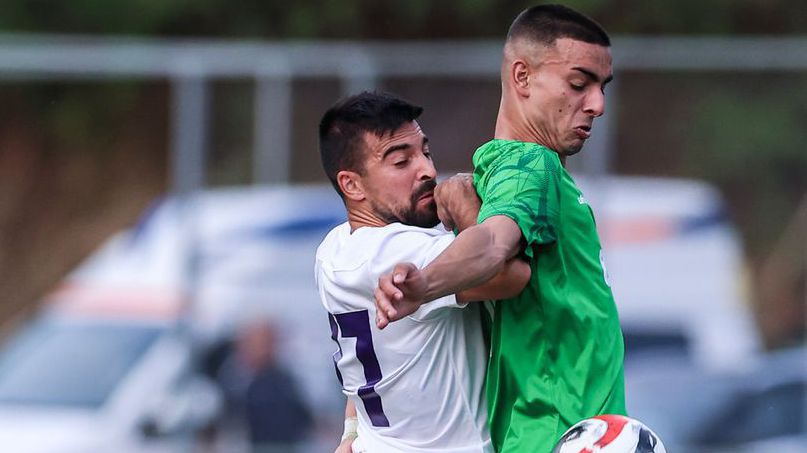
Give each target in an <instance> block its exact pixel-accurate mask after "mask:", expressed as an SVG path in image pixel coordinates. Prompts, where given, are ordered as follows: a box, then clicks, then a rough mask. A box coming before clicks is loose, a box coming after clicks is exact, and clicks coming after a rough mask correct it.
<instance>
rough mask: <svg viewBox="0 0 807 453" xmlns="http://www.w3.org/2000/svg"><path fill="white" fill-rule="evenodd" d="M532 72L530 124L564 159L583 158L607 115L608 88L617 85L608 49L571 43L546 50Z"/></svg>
mask: <svg viewBox="0 0 807 453" xmlns="http://www.w3.org/2000/svg"><path fill="white" fill-rule="evenodd" d="M541 52H543V55H542V58H541V59H540V60H541V63H540V64H539V65H538V66H537V68H536V67H533V68H532V70H531V73H530V97H529V101H528V106H527V109H526V111H527V116H528V118H527V119H528V121H529V123H530V125H531V127H533V128H534V129H535V130H536V133H537V135H538V136H539V137H542V138H543V139H544V140H545V141H547V142H548V143H544V145H546V146H548V147H549V148H551V149H553V150H555V151H556V152H558V153H559V154H561V155H563V156H568V155H572V154H575V153H577V152H578V151H580V149H581V148H582V147H583V144H584V143H585V141H586V139H588V137H589V136H590V134H591V126H592V124H593V123H594V118H596V117H598V116H601V115H602V114H603V113H604V112H605V85H606V84H607V83H608V82H609V81H610V80H611V78H612V73H611V52H610V49H609V48H608V47H604V46H600V45H597V44H589V43H586V42H583V41H577V40H574V39H569V38H561V39H558V40H557V41H555V45H554V46H552V47H549V48H543V49H542V50H541Z"/></svg>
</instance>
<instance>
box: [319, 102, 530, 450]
mask: <svg viewBox="0 0 807 453" xmlns="http://www.w3.org/2000/svg"><path fill="white" fill-rule="evenodd" d="M421 112H422V109H421V108H420V107H417V106H413V105H411V104H409V103H407V102H405V101H402V100H400V99H397V98H395V97H392V96H389V95H385V94H379V93H361V94H359V95H356V96H352V97H349V98H347V99H345V100H343V101H341V102H339V103H337V104H336V105H334V106H333V107H332V108H331V109H329V110H328V111H327V112H326V113H325V115H324V116H323V118H322V121H321V123H320V130H319V135H320V153H321V157H322V163H323V167H324V169H325V173H326V174H327V175H328V177H329V179H330V180H331V182H332V183H333V186H334V188H335V189H336V191H337V192H338V193H339V194H340V196H341V197H342V199H343V201H344V203H345V208H346V210H347V214H348V221H347V222H346V223H344V224H342V225H339V226H337V227H336V228H334V229H333V230H332V231H331V232H330V233H329V234H328V235H327V237H326V238H325V239H324V240H323V242H322V244H321V245H320V247H319V249H318V250H317V258H316V265H315V274H316V282H317V288H318V291H319V294H320V298H321V300H322V304H323V305H324V306H325V308H326V310H327V311H328V318H329V321H330V327H331V335H332V338H333V339H334V340H335V341H336V343H337V344H338V350H337V352H336V353H335V354H334V360H335V364H336V374H337V376H338V378H339V380H340V381H341V383H342V388H343V392H344V393H345V395H346V396H347V397H348V407H347V410H346V413H347V415H351V413H353V412H354V411H355V413H356V416H357V419H358V423H357V424H358V427H357V434H358V438H356V439H355V441H354V442H353V444H352V451H354V452H369V453H398V452H400V453H403V452H406V453H419V452H420V453H426V452H451V453H487V452H492V451H493V448H492V446H491V443H490V436H489V434H488V429H487V425H486V403H485V400H484V398H483V385H484V379H485V368H486V361H487V355H488V354H487V350H486V347H485V345H484V340H483V335H482V327H481V322H480V318H479V311H478V310H479V306H478V305H476V304H472V305H471V306H468V307H467V308H463V307H465V306H466V304H467V302H469V301H472V300H481V299H490V298H501V297H503V296H506V295H515V294H517V293H518V292H520V291H521V289H522V288H523V287H524V285H525V284H526V282H527V280H528V279H529V275H530V270H529V267H528V266H527V265H526V263H524V262H523V261H520V260H518V259H513V260H510V261H509V262H508V264H506V265H505V266H504V268H503V269H500V272H499V273H498V274H497V275H495V276H493V275H491V276H489V277H493V278H492V279H490V280H489V281H488V282H487V283H485V282H480V283H484V284H483V285H482V286H479V287H477V288H474V289H471V290H469V291H467V292H463V293H458V294H456V295H449V296H446V297H443V298H441V299H438V300H435V301H433V302H430V303H428V304H424V305H423V306H422V307H421V308H419V309H418V310H417V311H416V312H415V313H413V314H412V315H410V316H408V317H407V318H405V319H402V320H401V321H399V322H396V323H394V324H392V325H390V326H388V327H387V328H386V329H384V330H379V329H378V328H377V327H376V322H375V321H376V314H375V313H376V309H375V303H374V290H375V288H376V286H377V284H378V278H379V276H381V275H382V274H384V273H387V272H389V271H391V269H392V268H393V266H394V265H395V263H398V262H401V261H407V262H412V263H415V264H416V265H418V266H424V265H426V264H428V263H429V262H430V261H431V260H432V259H434V258H435V257H436V256H437V255H439V254H440V252H442V251H443V250H444V249H445V248H446V247H447V246H448V245H449V244H450V243H451V242H452V240H453V239H454V235H453V234H452V233H450V232H447V231H446V230H445V229H444V228H436V226H437V225H438V224H439V220H438V215H437V203H440V201H441V200H440V198H441V197H442V196H443V195H442V194H443V193H450V196H449V195H445V197H446V199H447V200H450V203H448V204H450V205H451V206H452V207H451V208H448V210H446V209H442V207H441V214H442V215H443V217H445V218H447V219H450V220H451V222H452V223H454V222H459V221H463V222H471V223H475V221H476V214H477V212H478V209H479V201H478V200H477V199H476V195H475V192H474V191H473V188H472V187H471V186H470V184H468V185H467V186H466V190H465V193H464V194H462V193H460V192H461V190H454V189H457V188H459V189H462V184H453V186H452V185H449V187H450V188H448V189H445V190H438V191H437V193H436V195H435V187H436V180H435V177H436V170H435V168H434V164H433V163H432V159H431V154H430V151H429V145H428V139H427V138H426V136H425V134H424V133H423V131H422V130H421V129H420V126H419V125H418V123H417V121H416V118H418V117H419V115H420V113H421ZM454 182H456V181H454ZM463 196H464V197H465V199H467V200H468V202H467V203H458V202H457V200H458V199H459V200H461V199H463ZM436 198H437V199H436ZM461 219H464V220H461ZM460 271H461V270H460ZM346 425H348V424H347V423H346ZM346 434H348V435H347V436H346V437H343V443H342V444H341V445H340V450H337V451H350V448H351V446H350V441H351V440H352V439H351V436H350V435H349V434H350V433H346Z"/></svg>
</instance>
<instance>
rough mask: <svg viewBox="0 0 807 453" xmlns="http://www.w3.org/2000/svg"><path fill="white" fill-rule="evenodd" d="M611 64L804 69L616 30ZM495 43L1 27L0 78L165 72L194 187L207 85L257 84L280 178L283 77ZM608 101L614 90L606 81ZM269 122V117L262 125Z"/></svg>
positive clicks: (598, 166)
mask: <svg viewBox="0 0 807 453" xmlns="http://www.w3.org/2000/svg"><path fill="white" fill-rule="evenodd" d="M612 47H613V55H614V70H615V72H617V77H616V78H615V83H618V80H619V78H618V72H619V71H626V70H641V71H669V70H675V71H740V72H759V71H780V72H781V71H805V70H807V37H794V38H773V37H770V38H683V37H617V38H616V39H614V42H613V46H612ZM500 52H501V42H499V41H462V42H397V43H378V42H294V41H289V42H275V43H268V42H236V41H211V40H181V41H178V40H171V41H168V40H157V39H134V38H131V39H129V38H110V37H87V36H60V35H44V36H43V35H0V80H28V81H30V80H75V79H81V80H106V79H168V80H170V81H171V85H172V109H171V111H172V125H171V131H172V132H171V152H172V170H171V171H172V178H173V186H174V188H175V190H177V191H187V190H192V189H194V188H197V187H200V186H202V185H203V181H204V173H205V154H206V153H205V150H206V147H207V135H206V131H207V130H208V128H207V126H208V118H209V99H210V94H209V91H210V84H209V83H208V82H210V81H211V80H215V79H222V78H245V77H246V78H252V79H253V80H254V82H255V93H254V100H255V103H254V105H255V115H254V125H253V134H254V149H253V153H254V163H255V164H254V170H253V172H254V175H253V176H254V179H255V181H257V182H287V181H288V180H289V162H290V155H291V149H290V148H291V128H292V124H291V105H292V97H291V82H292V80H293V79H294V78H295V77H298V76H305V77H317V76H321V77H336V78H338V79H339V80H340V82H341V90H342V92H343V94H347V93H354V92H357V91H359V90H362V89H373V88H376V87H377V86H378V85H379V81H380V79H382V78H384V77H392V76H395V77H413V78H416V77H434V76H441V77H442V76H451V77H459V78H463V77H480V76H481V77H490V78H491V79H496V78H497V77H498V74H499V62H500ZM609 96H610V101H609V102H611V103H612V104H613V103H614V102H616V101H617V99H618V87H617V86H613V87H612V88H610V89H609ZM615 116H616V115H610V116H609V115H607V114H606V115H605V117H604V119H603V120H601V121H599V124H598V125H597V126H596V129H598V131H596V133H595V134H593V135H592V139H591V140H590V142H589V143H588V145H587V148H589V149H590V150H591V149H592V148H595V149H593V150H592V151H594V152H587V153H584V154H583V155H582V157H581V158H580V159H578V165H579V168H577V170H578V171H581V172H584V173H590V174H602V173H605V172H606V171H607V170H608V168H609V159H610V155H611V153H610V150H611V149H612V141H613V135H614V133H615V132H614V131H615V130H616V125H615ZM267 125H271V126H270V127H267Z"/></svg>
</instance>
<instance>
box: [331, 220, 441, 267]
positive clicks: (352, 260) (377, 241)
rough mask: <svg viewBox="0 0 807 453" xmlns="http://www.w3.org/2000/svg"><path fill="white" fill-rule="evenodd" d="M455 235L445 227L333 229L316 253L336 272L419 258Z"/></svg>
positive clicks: (401, 226) (347, 227) (390, 226)
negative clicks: (426, 246) (427, 248)
mask: <svg viewBox="0 0 807 453" xmlns="http://www.w3.org/2000/svg"><path fill="white" fill-rule="evenodd" d="M447 235H451V237H452V238H453V234H452V233H450V232H448V231H446V229H445V228H443V227H442V225H439V226H437V227H434V228H421V227H416V226H411V225H404V224H401V223H391V224H389V225H385V226H383V227H362V228H358V229H356V230H355V231H353V232H352V233H351V232H350V227H349V225H347V226H346V228H345V227H343V225H340V226H339V227H337V228H334V230H332V231H331V232H330V233H329V234H328V236H326V237H325V239H324V240H323V241H322V244H320V247H319V249H318V250H317V259H318V260H319V261H327V262H329V263H330V264H331V265H332V266H334V267H336V268H345V267H350V268H355V267H356V266H358V265H361V264H363V263H366V262H368V261H382V262H383V261H387V260H388V259H393V260H394V259H401V258H403V255H410V256H411V255H417V253H418V251H419V250H421V248H420V247H422V246H423V245H424V244H428V243H432V242H434V241H435V240H440V239H443V238H446V236H447Z"/></svg>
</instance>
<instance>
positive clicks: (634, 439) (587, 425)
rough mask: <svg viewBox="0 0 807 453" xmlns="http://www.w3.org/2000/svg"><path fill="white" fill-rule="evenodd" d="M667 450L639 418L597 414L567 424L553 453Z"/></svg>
mask: <svg viewBox="0 0 807 453" xmlns="http://www.w3.org/2000/svg"><path fill="white" fill-rule="evenodd" d="M598 452H599V453H667V450H666V449H665V448H664V444H662V443H661V439H659V437H658V436H657V435H656V433H654V432H653V431H652V430H651V429H650V428H648V427H647V426H645V425H644V423H642V422H640V421H639V420H636V419H633V418H630V417H625V416H623V415H599V416H597V417H592V418H587V419H585V420H583V421H580V422H578V423H577V424H575V425H574V426H572V427H571V428H569V429H568V430H567V431H566V432H565V433H564V434H563V436H562V437H561V438H560V440H559V441H558V443H557V444H555V449H554V450H552V453H598Z"/></svg>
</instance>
